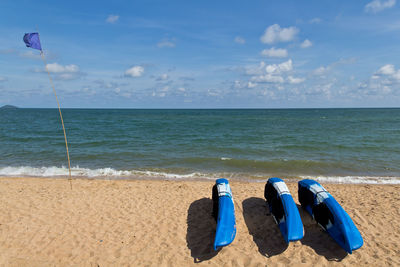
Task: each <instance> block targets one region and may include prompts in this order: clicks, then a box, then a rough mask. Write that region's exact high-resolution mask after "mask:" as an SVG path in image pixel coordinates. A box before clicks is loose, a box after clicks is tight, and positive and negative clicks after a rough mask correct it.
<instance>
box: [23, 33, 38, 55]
mask: <svg viewBox="0 0 400 267" xmlns="http://www.w3.org/2000/svg"><path fill="white" fill-rule="evenodd" d="M24 42H25V44H26V47H30V48H33V49H37V50H40V51H42V46H41V45H40V39H39V33H37V32H32V33H25V35H24Z"/></svg>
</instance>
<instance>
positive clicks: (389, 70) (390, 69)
mask: <svg viewBox="0 0 400 267" xmlns="http://www.w3.org/2000/svg"><path fill="white" fill-rule="evenodd" d="M395 72H396V70H395V68H394V65H392V64H387V65H385V66H382V67H381V68H380V69H379V70H378V73H379V74H383V75H393V74H394V73H395Z"/></svg>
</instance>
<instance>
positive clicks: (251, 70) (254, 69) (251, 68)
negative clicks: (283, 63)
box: [245, 61, 265, 75]
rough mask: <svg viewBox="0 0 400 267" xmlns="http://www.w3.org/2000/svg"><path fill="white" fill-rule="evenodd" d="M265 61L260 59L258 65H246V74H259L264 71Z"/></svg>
mask: <svg viewBox="0 0 400 267" xmlns="http://www.w3.org/2000/svg"><path fill="white" fill-rule="evenodd" d="M264 68H265V62H264V61H261V62H260V64H259V65H258V66H249V67H246V68H245V69H246V74H247V75H261V74H262V73H263V72H264Z"/></svg>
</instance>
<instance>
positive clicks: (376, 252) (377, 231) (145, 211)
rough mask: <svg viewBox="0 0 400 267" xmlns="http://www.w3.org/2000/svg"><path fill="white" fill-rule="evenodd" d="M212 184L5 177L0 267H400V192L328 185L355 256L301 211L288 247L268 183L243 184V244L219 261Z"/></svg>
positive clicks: (0, 191)
mask: <svg viewBox="0 0 400 267" xmlns="http://www.w3.org/2000/svg"><path fill="white" fill-rule="evenodd" d="M213 183H214V182H213V181H209V182H207V181H160V180H85V179H81V180H73V187H72V190H71V189H70V186H69V182H68V180H65V179H44V178H1V179H0V211H1V212H0V266H66V265H68V266H71V265H76V266H115V265H125V266H127V265H131V266H194V265H199V266H202V265H205V266H266V265H268V266H286V265H291V266H300V265H304V266H314V265H318V266H331V265H337V266H338V265H340V266H342V265H345V266H349V265H359V266H366V265H371V266H383V265H386V266H399V265H400V248H399V247H400V220H399V218H400V206H399V205H400V194H399V189H400V186H399V185H344V184H324V186H325V188H326V189H327V190H328V191H330V193H331V194H332V195H333V196H334V197H335V198H336V199H337V201H338V202H339V203H341V204H342V206H343V208H344V209H345V210H346V211H347V212H348V213H349V215H350V216H351V217H352V219H353V221H354V222H355V224H356V226H357V227H358V229H359V230H360V232H361V234H362V236H363V238H364V246H363V247H362V248H361V249H359V250H357V251H355V252H354V253H353V254H352V255H348V254H346V253H345V252H344V251H343V250H342V249H341V248H340V247H339V246H338V245H337V244H336V243H335V242H334V241H333V240H332V239H331V238H330V237H329V236H328V235H327V234H326V233H325V232H323V231H322V230H321V228H320V227H319V226H318V225H316V224H315V222H314V221H312V220H311V217H310V216H309V215H308V214H306V213H305V212H304V211H303V210H302V209H301V208H300V214H301V217H302V220H303V224H304V227H305V237H304V239H302V240H301V241H298V242H295V243H291V244H290V245H289V246H287V245H286V244H285V242H284V240H283V238H282V236H281V234H280V232H279V230H278V227H277V226H276V224H275V223H274V222H273V219H272V217H271V216H270V215H269V211H268V209H267V206H266V203H265V200H264V198H263V190H264V184H263V183H248V182H237V181H232V182H231V187H232V192H233V195H234V199H235V210H236V222H237V235H236V239H235V241H234V242H233V243H232V244H231V245H229V246H228V247H225V248H223V249H222V250H221V251H219V252H218V253H217V252H214V251H213V250H212V242H213V238H214V233H215V222H214V220H213V218H212V216H211V211H212V201H211V188H212V186H213ZM288 187H289V189H290V190H291V193H292V195H293V197H294V199H295V202H296V203H297V204H298V200H297V184H296V183H289V184H288Z"/></svg>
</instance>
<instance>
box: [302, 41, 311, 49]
mask: <svg viewBox="0 0 400 267" xmlns="http://www.w3.org/2000/svg"><path fill="white" fill-rule="evenodd" d="M312 45H313V44H312V42H311V41H310V40H308V39H305V40H304V42H302V43H301V45H300V47H301V48H307V47H311V46H312Z"/></svg>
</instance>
